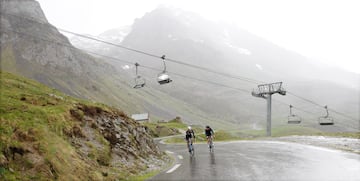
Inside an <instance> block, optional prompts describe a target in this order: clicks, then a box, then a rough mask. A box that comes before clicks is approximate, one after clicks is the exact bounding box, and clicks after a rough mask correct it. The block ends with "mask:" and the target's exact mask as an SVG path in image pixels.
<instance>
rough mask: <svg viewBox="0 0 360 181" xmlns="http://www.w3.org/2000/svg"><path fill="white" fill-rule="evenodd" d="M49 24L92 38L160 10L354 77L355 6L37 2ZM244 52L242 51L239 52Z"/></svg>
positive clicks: (260, 0)
mask: <svg viewBox="0 0 360 181" xmlns="http://www.w3.org/2000/svg"><path fill="white" fill-rule="evenodd" d="M37 1H38V2H40V5H41V7H42V8H43V10H44V13H45V15H46V16H47V18H48V20H49V21H50V23H51V24H53V25H55V26H57V27H59V28H63V29H67V30H70V31H74V32H77V33H83V34H91V35H97V34H100V33H102V32H104V31H105V30H108V29H111V28H116V27H120V26H123V25H131V24H132V23H133V21H134V19H135V18H140V17H142V16H143V15H144V14H145V13H146V12H150V11H151V10H153V9H155V8H156V7H157V6H159V5H161V4H165V5H170V6H172V7H179V8H181V9H183V10H188V11H193V12H197V13H199V14H200V15H202V16H203V17H205V18H207V19H213V20H215V21H219V20H222V21H226V22H232V23H236V24H237V25H238V26H239V27H241V28H243V29H246V30H248V31H249V32H251V33H254V34H256V35H258V36H261V37H263V38H266V39H268V40H270V41H272V42H273V43H275V44H278V45H280V46H282V47H284V48H287V49H290V50H293V51H296V52H298V53H301V54H303V55H305V56H308V57H311V58H314V59H317V60H320V61H322V62H327V63H329V64H331V65H335V66H341V67H343V68H345V69H347V70H350V71H353V72H357V73H360V52H359V50H360V23H359V22H360V1H357V0H217V1H215V0H37ZM244 48H246V47H244Z"/></svg>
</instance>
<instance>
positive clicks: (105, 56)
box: [1, 28, 357, 121]
mask: <svg viewBox="0 0 360 181" xmlns="http://www.w3.org/2000/svg"><path fill="white" fill-rule="evenodd" d="M6 29H8V30H9V31H12V32H15V33H18V34H22V35H26V36H29V37H33V38H35V39H40V40H43V41H47V42H50V43H55V44H58V45H61V46H66V47H68V48H72V49H76V50H82V51H84V52H87V53H90V54H93V55H97V56H101V57H104V58H108V59H113V60H116V61H121V62H124V63H129V64H134V62H130V61H126V60H123V59H119V58H115V57H111V56H107V55H102V54H99V53H95V52H92V51H88V50H83V49H78V48H75V47H73V46H71V45H67V44H64V43H61V42H56V41H53V40H47V39H44V38H40V37H37V36H34V35H30V34H27V33H23V32H19V31H16V30H13V29H9V28H6ZM1 31H4V28H3V29H2V30H1ZM142 67H145V68H149V67H148V66H144V65H142ZM156 70H159V69H156ZM170 73H173V74H174V75H175V74H176V75H178V76H181V77H185V78H188V79H194V80H198V81H202V82H206V83H209V84H213V85H217V86H223V87H227V88H230V89H234V90H239V91H242V92H246V93H248V91H247V90H244V89H240V88H235V87H231V86H227V85H224V84H219V83H215V82H211V81H206V80H202V79H197V78H193V77H189V76H185V75H181V74H178V73H175V72H170ZM289 94H291V95H293V96H295V97H298V98H300V99H302V100H304V101H306V102H309V103H311V104H315V105H317V106H321V105H320V104H317V103H316V102H314V101H311V100H308V99H306V98H303V97H301V96H297V95H296V94H293V93H291V92H290V93H289ZM277 101H278V100H277ZM278 102H279V101H278ZM283 104H286V105H288V104H287V103H283ZM321 107H322V106H321ZM294 109H298V110H300V111H303V112H307V111H305V110H302V109H299V108H297V107H294ZM329 110H331V111H333V112H335V113H337V114H339V115H342V116H344V117H347V118H348V119H351V120H355V119H353V118H351V117H348V116H347V115H345V114H343V113H341V112H338V111H336V110H333V109H329ZM307 113H309V114H314V113H310V112H307ZM356 121H357V120H356Z"/></svg>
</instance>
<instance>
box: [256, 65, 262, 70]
mask: <svg viewBox="0 0 360 181" xmlns="http://www.w3.org/2000/svg"><path fill="white" fill-rule="evenodd" d="M255 66H256V68H258V69H259V70H263V67H262V66H261V65H259V64H255Z"/></svg>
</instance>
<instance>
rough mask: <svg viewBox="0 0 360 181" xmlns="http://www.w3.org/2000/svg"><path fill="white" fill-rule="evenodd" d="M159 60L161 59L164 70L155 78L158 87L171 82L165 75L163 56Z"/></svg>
mask: <svg viewBox="0 0 360 181" xmlns="http://www.w3.org/2000/svg"><path fill="white" fill-rule="evenodd" d="M161 59H163V63H164V70H163V71H162V72H161V73H159V74H158V77H157V80H158V82H159V84H160V85H162V84H167V83H170V82H172V80H171V79H170V76H169V75H168V74H167V73H166V64H165V55H163V56H162V57H161Z"/></svg>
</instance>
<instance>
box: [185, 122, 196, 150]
mask: <svg viewBox="0 0 360 181" xmlns="http://www.w3.org/2000/svg"><path fill="white" fill-rule="evenodd" d="M185 139H186V141H187V146H188V149H189V152H191V149H190V145H192V144H193V140H194V141H195V132H194V130H192V129H191V126H189V127H188V129H187V130H186V132H185Z"/></svg>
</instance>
